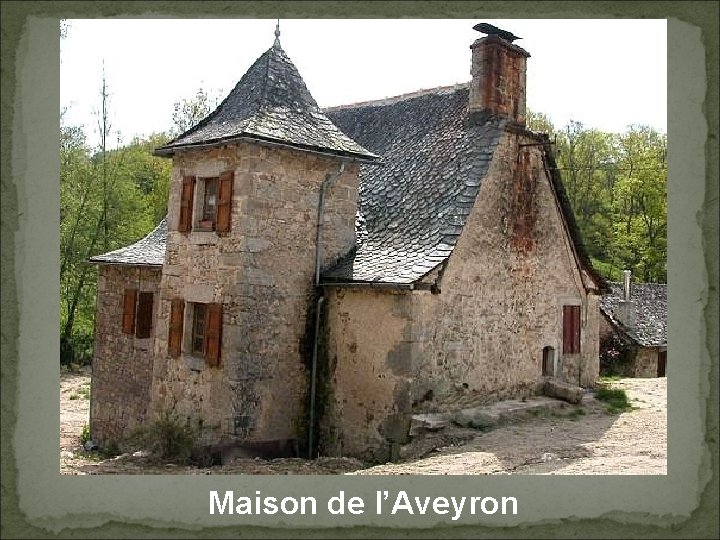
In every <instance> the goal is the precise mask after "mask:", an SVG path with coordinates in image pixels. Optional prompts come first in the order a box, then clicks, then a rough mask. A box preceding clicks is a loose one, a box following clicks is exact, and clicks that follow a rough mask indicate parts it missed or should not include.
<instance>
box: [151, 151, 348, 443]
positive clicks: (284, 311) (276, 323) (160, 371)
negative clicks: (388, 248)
mask: <svg viewBox="0 0 720 540" xmlns="http://www.w3.org/2000/svg"><path fill="white" fill-rule="evenodd" d="M337 168H338V163H337V162H336V161H334V160H331V159H329V158H325V157H322V156H317V155H312V154H309V153H306V152H299V151H293V150H286V149H277V148H268V147H263V146H258V145H252V144H244V143H243V144H239V145H235V146H227V147H223V148H218V149H211V150H205V151H190V152H184V153H180V154H178V155H176V156H175V158H174V163H173V176H172V184H171V192H170V200H169V211H168V227H169V232H168V244H167V254H166V264H165V266H164V268H163V276H162V285H161V305H160V314H159V319H160V320H159V323H158V339H157V340H156V344H155V353H156V361H155V369H154V384H153V398H154V411H155V413H156V414H157V413H159V412H160V411H163V410H166V409H172V408H175V410H176V411H177V412H179V413H180V414H181V416H184V417H187V418H188V419H190V420H191V422H192V423H193V424H195V425H198V424H199V423H200V422H202V426H203V428H204V433H205V437H206V441H205V442H207V443H218V442H227V441H230V442H232V441H235V440H253V441H261V440H278V439H291V438H295V437H297V436H298V433H299V431H300V430H301V425H302V423H303V422H304V417H305V412H306V411H305V401H304V400H305V393H306V387H307V369H306V363H305V362H306V358H305V355H306V354H307V352H308V339H307V336H306V333H307V327H306V321H307V320H308V314H309V313H310V309H311V303H312V300H313V295H314V292H313V287H312V283H313V278H314V264H315V234H316V220H317V204H318V195H319V189H320V185H321V183H322V181H323V179H324V178H325V176H326V174H328V173H331V172H334V171H336V170H337ZM227 170H232V171H234V186H233V197H232V215H231V232H230V233H229V234H228V235H226V236H218V235H217V234H216V233H214V232H190V233H187V234H184V233H180V232H178V231H177V226H178V220H179V206H180V190H181V185H182V178H183V176H184V175H196V176H198V177H205V176H216V175H219V174H220V173H221V172H223V171H227ZM356 197H357V166H355V165H350V166H349V167H348V168H346V172H345V173H344V174H343V175H342V176H341V177H340V178H339V179H338V181H337V182H336V183H335V185H334V186H333V189H332V190H331V192H330V195H329V196H328V198H327V202H326V212H325V216H326V219H325V224H326V234H325V246H326V250H325V251H324V261H325V263H326V264H327V263H328V262H329V261H330V260H333V261H334V260H335V259H336V258H337V257H339V256H340V255H341V254H343V253H345V252H346V251H347V250H348V249H349V248H350V247H351V246H352V245H353V243H354V220H355V206H356ZM173 298H183V299H184V300H185V301H186V302H221V303H222V304H223V328H222V346H221V359H220V362H221V367H220V368H214V367H208V366H206V365H205V364H204V362H203V361H202V359H194V358H193V357H192V355H190V354H189V353H187V352H186V351H185V350H184V352H183V354H182V355H181V357H180V358H176V359H173V358H169V357H168V347H167V343H168V339H167V338H168V324H169V317H170V304H171V300H172V299H173ZM185 309H186V319H185V320H186V321H188V322H189V320H190V319H189V318H188V316H187V314H188V311H189V309H190V305H187V304H186V308H185ZM188 326H189V324H187V323H186V326H185V332H186V333H187V332H188Z"/></svg>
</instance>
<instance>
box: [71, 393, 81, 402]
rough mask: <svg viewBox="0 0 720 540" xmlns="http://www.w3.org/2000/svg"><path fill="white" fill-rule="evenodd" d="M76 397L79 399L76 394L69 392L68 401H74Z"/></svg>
mask: <svg viewBox="0 0 720 540" xmlns="http://www.w3.org/2000/svg"><path fill="white" fill-rule="evenodd" d="M76 399H80V396H79V395H78V394H70V401H75V400H76Z"/></svg>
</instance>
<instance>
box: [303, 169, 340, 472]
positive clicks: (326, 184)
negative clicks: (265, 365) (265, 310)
mask: <svg viewBox="0 0 720 540" xmlns="http://www.w3.org/2000/svg"><path fill="white" fill-rule="evenodd" d="M344 170H345V162H341V163H340V167H339V168H338V170H337V171H335V172H334V173H332V174H328V175H327V176H326V177H325V180H324V181H323V183H322V185H321V186H320V198H319V200H318V212H317V232H316V238H315V290H317V289H318V288H319V285H320V263H321V258H322V233H323V211H324V210H325V192H326V190H328V189H329V188H330V186H331V185H332V184H333V183H334V182H335V181H336V180H337V179H338V178H339V177H340V175H341V174H342V173H343V171H344ZM324 301H325V296H323V294H322V293H321V294H320V296H319V297H318V299H317V304H316V306H315V333H314V336H313V353H312V370H311V373H310V419H309V423H308V459H312V457H313V435H314V428H315V393H316V387H317V357H318V339H319V334H320V310H321V309H322V304H323V302H324Z"/></svg>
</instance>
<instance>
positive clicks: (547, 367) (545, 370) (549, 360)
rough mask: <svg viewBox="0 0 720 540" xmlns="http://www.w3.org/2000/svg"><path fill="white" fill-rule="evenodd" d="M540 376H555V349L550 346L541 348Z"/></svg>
mask: <svg viewBox="0 0 720 540" xmlns="http://www.w3.org/2000/svg"><path fill="white" fill-rule="evenodd" d="M542 374H543V377H554V376H555V349H553V348H552V347H550V346H547V347H543V351H542Z"/></svg>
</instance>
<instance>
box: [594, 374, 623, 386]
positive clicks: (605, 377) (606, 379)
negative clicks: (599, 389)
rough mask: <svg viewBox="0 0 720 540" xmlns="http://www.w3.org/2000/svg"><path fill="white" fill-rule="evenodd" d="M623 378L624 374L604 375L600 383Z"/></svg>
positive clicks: (612, 381) (608, 382)
mask: <svg viewBox="0 0 720 540" xmlns="http://www.w3.org/2000/svg"><path fill="white" fill-rule="evenodd" d="M620 379H622V375H602V376H601V377H600V379H599V381H600V384H610V383H614V382H617V381H619V380H620Z"/></svg>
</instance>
